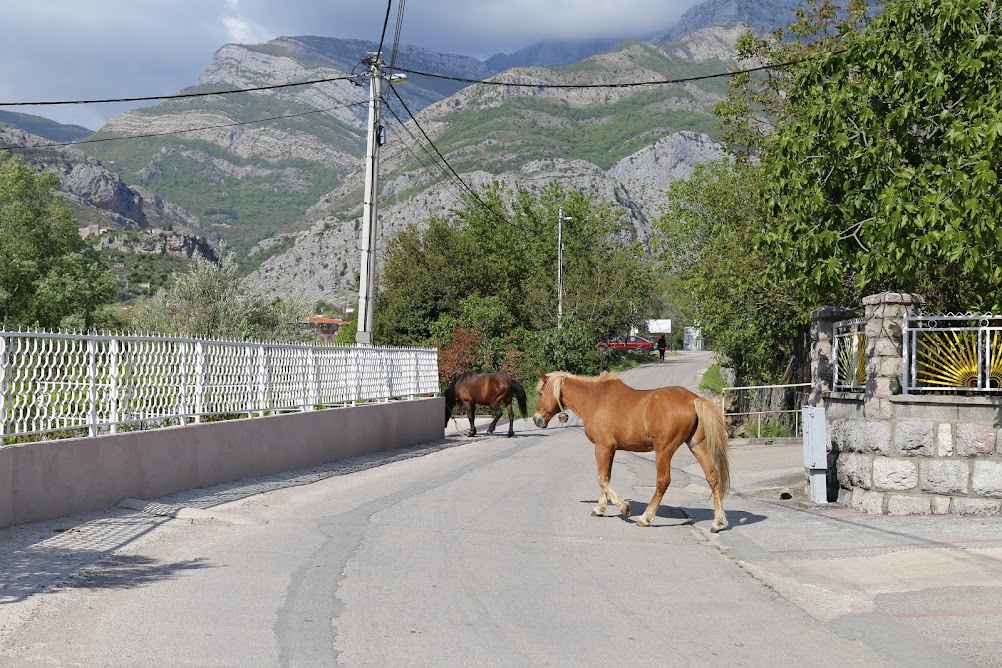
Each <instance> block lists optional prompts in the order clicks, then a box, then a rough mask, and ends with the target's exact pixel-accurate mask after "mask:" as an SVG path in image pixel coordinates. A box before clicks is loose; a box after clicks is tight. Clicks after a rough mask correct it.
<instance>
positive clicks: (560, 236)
mask: <svg viewBox="0 0 1002 668" xmlns="http://www.w3.org/2000/svg"><path fill="white" fill-rule="evenodd" d="M565 220H574V219H573V218H572V217H571V216H564V207H560V211H559V213H558V214H557V329H561V328H562V327H563V326H564V324H563V319H564V221H565Z"/></svg>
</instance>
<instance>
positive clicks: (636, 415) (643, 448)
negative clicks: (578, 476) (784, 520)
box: [532, 371, 730, 533]
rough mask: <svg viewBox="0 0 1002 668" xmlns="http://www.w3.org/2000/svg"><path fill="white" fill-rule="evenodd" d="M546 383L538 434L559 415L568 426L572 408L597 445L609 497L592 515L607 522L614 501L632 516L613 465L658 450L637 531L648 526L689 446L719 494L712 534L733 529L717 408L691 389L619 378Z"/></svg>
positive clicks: (544, 379) (562, 378)
mask: <svg viewBox="0 0 1002 668" xmlns="http://www.w3.org/2000/svg"><path fill="white" fill-rule="evenodd" d="M539 378H540V381H539V386H538V389H539V405H538V407H537V408H536V414H535V415H533V416H532V421H533V422H535V423H536V426H537V427H539V428H541V429H542V428H545V427H546V425H547V424H549V422H550V419H552V418H553V416H554V415H556V414H557V413H560V420H561V422H564V421H566V415H564V409H565V408H569V409H571V410H573V411H574V412H575V413H577V415H578V416H579V417H580V418H581V421H582V422H583V423H584V428H585V435H586V436H587V437H588V440H590V441H591V442H592V443H594V444H595V462H596V464H597V465H598V484H599V487H600V488H601V490H602V494H601V496H599V498H598V505H597V506H595V508H594V509H593V510H592V511H591V514H592V515H595V516H599V517H601V516H602V515H603V514H604V513H605V506H606V500H607V499H608V500H611V501H612V503H613V504H614V505H616V506H618V507H619V510H620V512H621V513H622V514H623V516H624V517H629V516H630V514H631V512H630V511H631V508H630V502H629V501H625V500H623V499H622V498H620V496H619V495H618V494H616V492H615V491H614V490H613V489H612V487H611V486H610V485H609V479H610V478H611V476H612V460H613V457H614V456H615V454H616V450H629V451H631V452H651V451H652V450H653V451H654V462H655V464H656V466H657V485H656V487H655V488H654V496H653V497H651V502H650V503H648V504H647V509H646V510H645V511H644V514H643V515H641V516H640V517H639V518H637V524H638V525H640V526H649V525H650V523H651V520H652V519H654V516H655V514H656V513H657V511H658V506H659V505H660V503H661V497H663V496H664V493H665V491H666V490H667V489H668V484H669V483H670V482H671V458H672V456H673V455H674V454H675V451H676V450H677V449H678V447H679V446H680V445H682V443H688V445H689V449H690V450H691V451H692V454H694V455H695V456H696V460H697V461H698V462H699V465H700V466H702V467H703V473H704V474H705V475H706V481H707V482H708V483H710V489H711V490H712V491H713V525H712V526H711V527H710V531H712V532H714V533H716V532H718V531H720V530H721V529H723V528H724V527H726V526H727V515H725V514H724V506H723V498H724V495H725V494H726V493H727V490H728V488H729V487H730V468H729V464H728V460H727V432H726V430H725V429H724V418H723V415H722V414H721V412H720V409H719V408H717V405H716V404H714V403H713V402H712V401H710V400H709V399H704V398H703V397H700V396H698V395H696V394H693V393H692V392H690V391H689V390H687V389H685V388H684V387H662V388H659V389H656V390H635V389H633V388H632V387H629V386H628V385H626V383H624V382H623V381H622V380H620V379H619V376H617V375H616V374H612V373H603V374H602V375H601V376H598V377H595V378H593V377H587V376H574V375H571V374H569V373H567V372H566V371H555V372H553V373H551V374H549V375H548V376H544V375H543V374H539Z"/></svg>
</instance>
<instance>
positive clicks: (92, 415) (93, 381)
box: [87, 337, 97, 436]
mask: <svg viewBox="0 0 1002 668" xmlns="http://www.w3.org/2000/svg"><path fill="white" fill-rule="evenodd" d="M87 404H88V420H87V421H88V432H89V433H90V435H91V436H97V340H96V339H95V338H94V337H87Z"/></svg>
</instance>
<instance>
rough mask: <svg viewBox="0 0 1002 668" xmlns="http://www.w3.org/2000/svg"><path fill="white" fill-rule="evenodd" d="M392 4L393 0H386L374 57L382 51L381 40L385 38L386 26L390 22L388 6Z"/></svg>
mask: <svg viewBox="0 0 1002 668" xmlns="http://www.w3.org/2000/svg"><path fill="white" fill-rule="evenodd" d="M392 6H393V0H386V18H384V19H383V33H382V34H381V35H380V36H379V48H377V49H376V58H379V57H380V55H382V53H383V40H384V39H386V26H388V25H389V24H390V8H391V7H392Z"/></svg>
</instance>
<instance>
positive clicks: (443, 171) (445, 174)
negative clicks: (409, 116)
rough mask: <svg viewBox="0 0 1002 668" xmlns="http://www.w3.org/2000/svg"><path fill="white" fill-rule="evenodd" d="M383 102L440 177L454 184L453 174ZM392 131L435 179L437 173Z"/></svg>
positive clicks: (454, 193) (453, 192) (454, 194)
mask: <svg viewBox="0 0 1002 668" xmlns="http://www.w3.org/2000/svg"><path fill="white" fill-rule="evenodd" d="M383 102H385V103H386V110H387V111H389V112H390V114H391V115H392V116H393V118H395V119H396V120H397V124H398V125H399V126H400V127H401V128H403V129H404V131H406V132H407V134H408V135H410V138H411V139H412V140H413V141H414V143H415V144H416V145H417V146H418V148H420V149H421V150H422V151H423V152H424V154H425V155H426V156H427V157H428V158H429V159H430V160H431V162H432V164H433V165H435V167H437V168H438V171H439V173H440V175H441V176H442V177H444V181H446V182H452V181H454V177H453V176H452V175H451V174H450V173H449V172H448V170H446V169H445V167H443V166H442V165H441V163H439V162H438V161H437V160H436V159H435V156H433V155H432V154H431V151H429V150H428V148H427V147H426V146H425V145H424V144H422V143H421V142H420V141H419V140H418V138H417V137H415V136H414V133H413V132H411V129H410V128H409V127H407V125H406V124H405V123H404V121H403V120H402V119H401V118H400V116H398V115H397V112H396V111H394V110H393V107H391V106H390V105H389V102H388V101H387V100H385V99H384V100H383ZM390 130H391V131H392V132H393V134H394V135H396V136H397V137H398V138H399V139H400V140H401V144H402V145H403V147H404V148H405V149H407V151H408V153H410V154H411V156H412V157H413V158H414V159H415V160H417V161H418V163H419V164H420V165H421V166H422V167H423V168H424V169H425V170H426V171H427V172H428V173H429V175H430V176H431V177H432V178H435V173H434V172H433V171H432V169H431V168H430V167H429V166H428V165H427V164H426V163H425V162H424V161H423V160H421V158H420V156H418V155H417V154H415V153H414V151H412V150H411V148H410V146H408V145H407V144H406V142H404V141H403V137H402V136H401V135H400V134H399V133H398V132H397V131H396V129H395V128H394V127H392V126H390ZM442 182H443V181H441V180H439V181H437V182H436V184H435V185H437V184H439V183H442ZM447 187H448V186H447ZM449 192H451V193H452V194H453V196H455V197H456V199H457V200H460V201H461V200H462V197H460V196H459V195H458V194H457V193H456V192H455V191H454V190H452V189H451V188H450V190H449Z"/></svg>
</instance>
